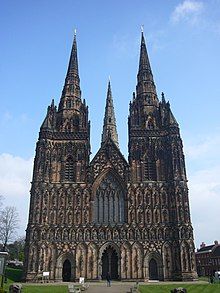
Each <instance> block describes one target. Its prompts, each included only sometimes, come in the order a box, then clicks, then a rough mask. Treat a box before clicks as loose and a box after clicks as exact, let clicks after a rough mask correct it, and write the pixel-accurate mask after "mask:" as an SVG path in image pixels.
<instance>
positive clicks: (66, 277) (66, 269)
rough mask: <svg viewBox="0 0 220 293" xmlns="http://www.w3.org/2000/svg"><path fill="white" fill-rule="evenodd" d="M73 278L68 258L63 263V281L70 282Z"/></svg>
mask: <svg viewBox="0 0 220 293" xmlns="http://www.w3.org/2000/svg"><path fill="white" fill-rule="evenodd" d="M70 279H71V263H70V261H69V260H68V259H66V260H65V261H64V263H63V282H70Z"/></svg>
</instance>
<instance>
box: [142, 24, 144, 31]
mask: <svg viewBox="0 0 220 293" xmlns="http://www.w3.org/2000/svg"><path fill="white" fill-rule="evenodd" d="M141 32H142V33H143V32H144V25H143V24H142V25H141Z"/></svg>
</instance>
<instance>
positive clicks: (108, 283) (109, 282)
mask: <svg viewBox="0 0 220 293" xmlns="http://www.w3.org/2000/svg"><path fill="white" fill-rule="evenodd" d="M106 281H107V287H111V276H110V273H109V272H108V273H107V276H106Z"/></svg>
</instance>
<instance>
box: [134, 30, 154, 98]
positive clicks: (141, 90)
mask: <svg viewBox="0 0 220 293" xmlns="http://www.w3.org/2000/svg"><path fill="white" fill-rule="evenodd" d="M137 81H138V83H137V96H142V95H144V96H146V94H147V96H148V98H147V99H148V101H149V104H154V103H155V102H156V103H157V102H158V99H157V93H156V86H155V83H154V78H153V73H152V70H151V66H150V61H149V57H148V53H147V48H146V44H145V39H144V32H143V31H142V32H141V48H140V60H139V69H138V75H137ZM150 96H151V97H150Z"/></svg>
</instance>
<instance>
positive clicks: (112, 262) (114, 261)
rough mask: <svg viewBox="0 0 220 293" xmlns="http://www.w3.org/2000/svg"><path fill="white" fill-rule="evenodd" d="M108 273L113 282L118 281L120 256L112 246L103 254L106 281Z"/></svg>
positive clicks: (103, 271)
mask: <svg viewBox="0 0 220 293" xmlns="http://www.w3.org/2000/svg"><path fill="white" fill-rule="evenodd" d="M108 272H109V273H110V276H111V279H112V280H117V279H118V254H117V252H116V250H115V249H114V248H113V247H111V246H108V247H107V248H106V249H105V250H104V252H103V254H102V278H103V279H106V276H107V274H108Z"/></svg>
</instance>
